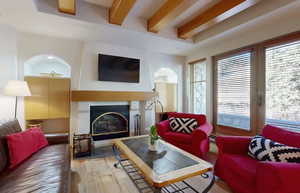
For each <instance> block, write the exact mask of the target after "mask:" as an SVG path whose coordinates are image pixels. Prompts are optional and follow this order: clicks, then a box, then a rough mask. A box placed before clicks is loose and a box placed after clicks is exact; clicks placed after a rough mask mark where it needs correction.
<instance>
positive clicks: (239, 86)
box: [213, 32, 300, 135]
mask: <svg viewBox="0 0 300 193" xmlns="http://www.w3.org/2000/svg"><path fill="white" fill-rule="evenodd" d="M241 50H243V51H241ZM213 59H214V68H215V69H214V84H213V85H214V100H213V101H214V117H213V118H214V125H215V130H216V132H217V133H221V134H229V135H232V134H233V135H234V134H236V135H255V134H257V133H261V132H260V131H261V129H262V128H263V127H264V126H265V125H266V124H270V125H274V126H279V127H282V128H286V129H288V130H292V131H297V132H300V32H296V33H292V34H289V35H286V36H282V37H279V38H275V39H272V40H267V41H264V42H261V43H258V44H255V45H251V46H247V47H244V48H240V49H238V50H237V51H230V52H229V53H225V54H220V55H218V56H214V57H213Z"/></svg>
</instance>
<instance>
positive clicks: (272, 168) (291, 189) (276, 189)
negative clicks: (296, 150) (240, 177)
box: [256, 162, 300, 193]
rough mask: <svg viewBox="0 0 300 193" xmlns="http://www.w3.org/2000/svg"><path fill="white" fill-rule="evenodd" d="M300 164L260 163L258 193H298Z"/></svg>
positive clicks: (257, 179)
mask: <svg viewBox="0 0 300 193" xmlns="http://www.w3.org/2000/svg"><path fill="white" fill-rule="evenodd" d="M299 179H300V164H298V163H281V162H259V163H258V165H257V178H256V190H257V193H266V192H272V193H282V192H284V193H298V192H299Z"/></svg>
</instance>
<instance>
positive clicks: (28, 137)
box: [6, 130, 36, 169]
mask: <svg viewBox="0 0 300 193" xmlns="http://www.w3.org/2000/svg"><path fill="white" fill-rule="evenodd" d="M6 139H7V145H8V149H9V161H10V164H9V168H10V169H12V168H14V167H16V166H17V165H19V164H20V163H21V162H22V161H24V160H25V159H27V158H28V157H30V156H31V155H32V154H33V153H34V152H35V151H36V143H35V142H34V139H33V136H32V133H31V131H29V130H27V131H23V132H19V133H14V134H11V135H7V136H6Z"/></svg>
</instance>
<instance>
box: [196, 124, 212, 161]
mask: <svg viewBox="0 0 300 193" xmlns="http://www.w3.org/2000/svg"><path fill="white" fill-rule="evenodd" d="M212 130H213V127H212V125H211V124H210V123H208V122H206V123H205V124H203V125H201V126H200V127H198V128H196V129H195V130H194V131H193V133H192V146H193V150H194V154H195V155H197V156H198V157H201V158H205V156H206V153H207V152H208V151H209V135H210V134H211V132H212Z"/></svg>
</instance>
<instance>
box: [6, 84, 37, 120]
mask: <svg viewBox="0 0 300 193" xmlns="http://www.w3.org/2000/svg"><path fill="white" fill-rule="evenodd" d="M4 94H5V95H6V96H14V97H16V103H15V119H17V109H18V97H24V96H31V92H30V89H29V87H28V84H27V82H25V81H20V80H11V81H8V83H7V84H6V86H5V87H4Z"/></svg>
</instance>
